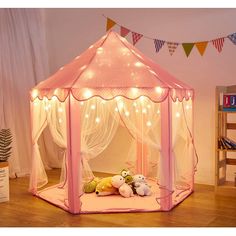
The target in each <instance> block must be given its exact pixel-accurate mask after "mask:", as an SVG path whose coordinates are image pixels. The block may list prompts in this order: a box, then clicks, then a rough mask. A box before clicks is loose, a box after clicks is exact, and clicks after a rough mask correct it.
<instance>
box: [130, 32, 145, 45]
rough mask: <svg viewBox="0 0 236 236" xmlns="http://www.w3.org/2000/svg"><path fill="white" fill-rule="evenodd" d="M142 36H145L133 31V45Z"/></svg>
mask: <svg viewBox="0 0 236 236" xmlns="http://www.w3.org/2000/svg"><path fill="white" fill-rule="evenodd" d="M142 37H143V35H142V34H139V33H136V32H132V38H133V45H135V44H136V43H137V42H138V41H139V39H141V38H142Z"/></svg>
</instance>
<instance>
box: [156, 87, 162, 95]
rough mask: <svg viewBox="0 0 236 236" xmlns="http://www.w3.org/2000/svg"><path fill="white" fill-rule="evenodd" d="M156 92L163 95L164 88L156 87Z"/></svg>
mask: <svg viewBox="0 0 236 236" xmlns="http://www.w3.org/2000/svg"><path fill="white" fill-rule="evenodd" d="M155 91H156V92H157V93H159V94H161V93H162V88H161V87H160V86H158V87H155Z"/></svg>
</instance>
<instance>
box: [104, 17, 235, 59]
mask: <svg viewBox="0 0 236 236" xmlns="http://www.w3.org/2000/svg"><path fill="white" fill-rule="evenodd" d="M103 16H104V15H103ZM104 17H105V18H106V19H107V22H106V31H108V30H110V29H111V28H113V27H114V26H115V25H116V27H117V26H118V27H119V28H120V35H121V36H122V37H126V36H127V35H128V34H129V33H130V32H131V35H132V41H133V45H135V44H137V42H138V41H139V40H140V39H142V38H146V39H148V40H152V41H153V42H154V47H155V51H156V53H159V51H160V50H161V49H162V48H163V47H164V45H165V44H166V45H167V48H168V51H169V53H170V55H171V56H172V55H173V54H174V52H175V50H176V48H177V47H178V45H180V44H181V45H182V48H183V51H184V53H185V55H186V56H187V58H188V57H189V56H190V54H191V52H192V51H193V48H194V46H196V48H197V50H198V52H199V54H200V55H201V56H203V55H204V53H205V51H206V49H207V47H208V45H209V42H211V43H212V45H213V47H214V48H216V49H217V51H218V52H219V53H221V52H222V50H223V46H224V43H225V39H227V40H229V41H230V42H231V43H233V45H236V32H235V33H232V34H229V35H227V36H224V37H221V38H215V39H212V40H205V41H199V42H189V43H182V42H174V41H172V42H170V41H167V40H163V39H158V38H151V37H148V36H145V35H143V34H142V33H138V32H135V31H132V30H131V29H129V28H127V27H125V26H122V25H120V24H118V23H117V22H116V21H114V20H112V19H111V18H108V17H106V16H104Z"/></svg>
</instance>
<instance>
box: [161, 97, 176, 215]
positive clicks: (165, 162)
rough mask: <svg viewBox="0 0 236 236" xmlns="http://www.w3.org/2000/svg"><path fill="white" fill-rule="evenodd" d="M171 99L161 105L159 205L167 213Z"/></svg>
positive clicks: (170, 189)
mask: <svg viewBox="0 0 236 236" xmlns="http://www.w3.org/2000/svg"><path fill="white" fill-rule="evenodd" d="M171 110H172V109H171V99H170V97H169V96H168V97H167V98H166V100H165V101H163V102H162V103H161V161H160V171H161V175H160V184H161V186H162V187H161V188H160V194H161V199H160V204H161V209H162V210H164V211H168V210H170V209H171V208H172V175H173V173H172V171H173V168H172V154H171V153H172V152H171V149H172V132H171V129H172V127H171V126H172V122H171V117H172V115H171Z"/></svg>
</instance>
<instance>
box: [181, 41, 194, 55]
mask: <svg viewBox="0 0 236 236" xmlns="http://www.w3.org/2000/svg"><path fill="white" fill-rule="evenodd" d="M182 46H183V49H184V51H185V54H186V56H187V57H188V56H189V54H190V52H191V51H192V49H193V46H194V43H182Z"/></svg>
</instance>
